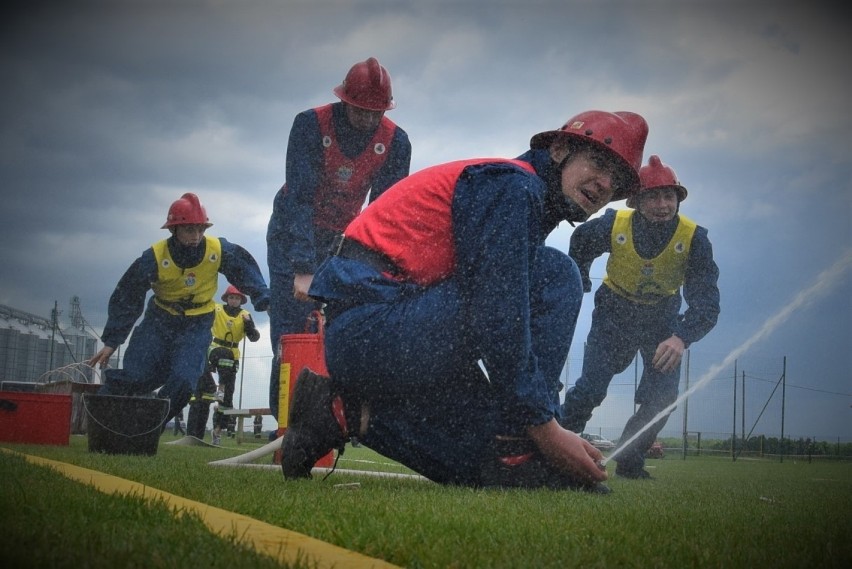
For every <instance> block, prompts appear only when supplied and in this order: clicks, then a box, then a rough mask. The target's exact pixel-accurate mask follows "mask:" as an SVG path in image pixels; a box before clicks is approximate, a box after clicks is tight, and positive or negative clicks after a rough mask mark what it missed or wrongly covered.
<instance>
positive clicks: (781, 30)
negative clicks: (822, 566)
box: [0, 0, 852, 440]
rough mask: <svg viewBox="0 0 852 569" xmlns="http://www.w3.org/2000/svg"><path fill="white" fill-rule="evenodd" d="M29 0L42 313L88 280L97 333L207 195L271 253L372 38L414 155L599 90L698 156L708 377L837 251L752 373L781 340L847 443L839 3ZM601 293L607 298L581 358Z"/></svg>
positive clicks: (8, 243) (4, 297)
mask: <svg viewBox="0 0 852 569" xmlns="http://www.w3.org/2000/svg"><path fill="white" fill-rule="evenodd" d="M12 4H15V5H17V7H16V8H11V9H10V8H6V9H5V10H4V12H5V14H6V15H5V17H4V18H3V23H2V24H0V30H2V33H0V65H2V78H3V88H2V90H0V98H1V99H2V105H0V114H2V120H0V181H2V191H3V198H2V208H0V239H2V243H3V246H2V251H0V266H2V267H3V269H2V274H1V275H0V303H2V304H6V305H9V306H12V307H14V308H18V309H21V310H26V311H28V312H32V313H34V314H37V315H42V316H45V317H47V316H49V314H50V309H51V308H52V307H53V303H54V301H58V302H59V306H60V308H61V309H63V310H65V314H66V315H67V311H68V301H69V299H70V298H71V297H72V296H74V295H77V296H79V297H80V299H81V303H82V309H83V314H84V316H85V317H86V319H87V320H88V321H89V322H90V323H91V324H92V325H93V326H94V327H95V328H96V329H98V330H100V329H101V328H102V326H103V324H104V323H105V322H106V306H107V301H108V298H109V295H110V294H111V292H112V290H113V288H114V287H115V284H116V282H117V281H118V279H119V278H120V277H121V275H122V274H123V272H124V271H125V270H126V269H127V267H128V266H129V265H130V263H131V262H132V261H133V260H134V259H135V258H136V257H137V256H139V254H141V252H142V251H143V250H144V249H145V248H147V247H149V246H150V245H151V244H152V243H153V242H155V241H157V240H159V239H162V238H164V237H166V236H167V232H166V231H165V230H161V229H160V226H161V225H162V224H163V222H164V220H165V215H166V211H167V210H168V207H169V205H170V204H171V202H172V201H174V200H175V199H177V198H178V197H179V196H180V195H181V194H183V193H184V192H188V191H191V192H195V193H197V194H198V195H199V196H200V197H201V199H202V201H203V202H204V204H205V206H206V207H207V210H208V213H209V215H210V218H211V220H212V221H213V222H214V226H213V228H212V229H211V230H210V234H212V235H217V236H222V237H226V238H228V239H229V240H231V241H233V242H236V243H239V244H241V245H243V246H244V247H246V248H247V249H248V250H249V251H250V252H252V253H253V254H254V256H255V258H256V259H257V260H258V262H259V263H260V265H261V267H262V269H263V271H264V274H268V273H267V268H266V243H265V233H266V224H267V221H268V219H269V215H270V212H271V208H272V199H273V196H274V194H275V192H276V191H277V189H278V188H279V187H280V185H281V184H282V182H283V181H284V174H285V173H284V159H285V151H286V143H287V136H288V133H289V129H290V126H291V124H292V120H293V117H294V116H295V115H296V114H297V113H298V112H300V111H302V110H304V109H306V108H309V107H313V106H317V105H321V104H324V103H328V102H331V101H333V100H336V99H335V97H334V96H333V94H332V93H331V90H332V88H333V87H335V86H336V85H337V84H339V83H340V81H341V80H342V78H343V76H344V75H345V74H346V72H347V70H348V69H349V67H350V66H351V65H352V64H353V63H355V62H356V61H361V60H364V59H366V58H367V57H370V56H375V57H377V58H378V59H379V61H380V62H381V63H382V64H383V65H385V66H386V67H387V68H388V70H389V71H390V74H391V76H392V77H393V87H394V98H395V99H396V101H397V103H398V107H397V108H396V109H395V110H393V111H390V112H389V115H388V116H390V117H391V118H392V119H393V120H394V121H395V122H396V123H397V124H399V125H400V126H401V127H402V128H404V129H405V130H406V131H407V132H408V134H409V136H410V139H411V142H412V147H413V155H412V170H418V169H421V168H423V167H426V166H430V165H433V164H436V163H440V162H444V161H448V160H455V159H460V158H469V157H474V156H506V157H514V156H517V155H519V154H521V153H522V152H524V151H525V150H526V149H527V148H528V144H529V139H530V136H531V135H533V134H535V133H537V132H540V131H543V130H550V129H554V128H558V127H559V126H560V125H561V124H562V123H563V122H564V121H565V120H566V119H567V118H568V117H570V116H572V115H574V114H577V113H579V112H581V111H584V110H588V109H604V110H609V111H615V110H630V111H635V112H639V113H641V114H642V115H644V116H645V117H646V119H647V120H648V123H649V124H650V135H649V137H648V143H647V145H646V152H645V159H646V162H647V157H648V156H649V155H650V154H659V155H660V156H661V157H662V159H663V161H664V162H666V163H668V164H669V165H671V166H672V167H673V168H674V169H675V170H676V171H677V173H678V175H679V178H680V179H681V181H682V183H683V184H684V185H685V186H686V187H687V188H688V189H689V198H688V199H687V201H686V202H684V204H683V206H682V211H683V213H685V214H686V215H688V216H690V217H692V218H693V219H695V220H696V221H697V222H698V223H699V224H700V225H703V226H705V227H707V228H708V229H709V230H710V239H711V241H712V243H713V246H714V253H715V256H716V260H717V263H718V264H719V267H720V271H721V278H720V288H721V293H722V314H721V318H720V321H719V324H718V326H717V327H716V328H715V329H714V330H713V331H712V332H711V333H710V334H709V335H708V336H707V338H705V339H704V340H703V341H701V342H700V343H698V344H696V345H694V346H693V347H692V350H691V354H692V364H691V370H690V371H691V373H690V375H691V377H692V378H693V381H695V380H696V379H697V378H698V377H699V376H700V375H701V374H702V373H704V372H705V371H706V370H707V369H708V368H710V367H711V366H712V365H713V364H716V363H718V362H720V361H723V360H724V359H725V358H726V356H728V355H729V354H731V353H732V352H733V351H735V350H737V349H738V348H739V347H740V346H742V345H743V344H744V343H747V342H748V340H749V339H750V338H752V337H753V336H754V335H755V334H756V333H757V332H758V330H759V329H760V328H761V327H762V326H763V325H764V323H765V322H766V321H767V320H768V319H770V318H772V317H773V316H774V315H775V314H776V313H778V312H779V311H781V310H783V309H784V308H785V307H786V306H788V305H790V304H791V303H792V302H793V300H794V298H795V297H796V295H797V294H798V293H799V292H801V291H803V290H807V289H808V288H809V287H811V286H812V285H813V284H814V282H815V281H816V279H817V278H818V275H820V274H821V273H822V272H823V271H825V270H827V269H829V268H830V267H832V266H834V265H835V263H838V262H840V263H841V266H840V267H838V268H837V270H836V271H835V272H834V273H833V275H834V276H831V277H826V278H824V279H823V280H824V281H825V282H824V283H823V284H824V286H823V287H822V288H821V289H819V290H820V293H819V294H814V295H812V296H813V298H812V299H810V301H809V302H806V303H805V304H804V305H803V306H801V308H799V309H797V310H795V311H793V312H792V313H791V314H790V316H789V318H787V319H786V320H785V321H784V322H783V323H782V324H781V325H779V326H778V327H777V329H773V331H772V332H771V333H770V334H768V335H766V337H765V338H763V339H761V340H759V341H757V342H755V343H754V345H753V346H752V347H750V348H749V350H748V351H747V352H746V353H745V354H743V356H742V358H741V359H740V366H741V367H740V369H743V368H744V367H746V364H745V363H743V362H749V363H750V365H753V366H754V367H755V369H757V368H760V370H759V373H760V374H761V377H765V378H767V379H768V380H771V381H777V379H778V378H779V377H780V375H781V373H782V372H783V363H782V362H783V358H784V357H786V358H787V369H786V371H787V386H788V387H787V405H788V409H787V421H788V425H787V432H788V433H793V434H801V435H803V436H809V435H820V436H837V435H839V436H841V437H843V438H845V439H847V440H849V439H852V408H850V404H851V403H852V349H850V348H852V300H850V299H852V275H850V273H852V270H851V269H850V260H852V258H850V255H852V232H850V219H852V183H850V180H852V167H851V166H852V165H850V156H852V144H850V132H852V118H851V117H852V113H850V111H849V101H850V100H852V89H850V85H849V79H848V76H849V73H848V61H847V60H846V59H845V58H846V57H848V54H849V53H852V41H851V40H850V35H849V33H848V19H846V18H843V17H841V15H840V14H841V13H840V12H839V11H837V10H836V9H833V8H832V7H831V4H830V3H827V2H807V3H805V2H789V3H787V2H743V1H740V2H702V1H682V2H662V1H656V2H642V1H634V2H630V1H613V2H606V1H598V2H591V1H585V2H578V1H568V0H552V1H536V0H514V1H506V2H501V1H495V0H481V1H467V2H464V1H462V2H429V1H423V0H421V1H412V2H407V1H396V2H389V1H388V2H378V1H357V0H356V1H336V2H332V1H322V0H312V1H307V0H306V1H297V2H294V1H289V2H285V1H282V2H271V1H268V2H261V1H251V0H244V1H240V2H236V1H234V2H228V1H225V0H219V1H206V2H203V1H189V0H186V1H181V0H171V1H158V2H143V1H129V0H128V1H122V0H110V1H104V2H90V1H79V0H76V1H73V2H39V1H29V2H17V1H13V2H12ZM615 206H616V207H624V203H623V202H619V203H616V204H615ZM570 235H571V228H570V226H569V225H568V224H562V225H561V226H560V227H559V229H558V230H557V231H556V232H555V233H554V234H552V235H551V237H550V239H549V243H550V244H551V245H554V246H556V247H559V248H561V249H563V250H565V251H567V249H568V240H569V238H570ZM844 259H845V264H843V263H844ZM604 268H605V261H604V260H603V259H601V260H599V261H598V262H597V263H596V264H595V265H594V267H593V276H594V277H598V278H600V277H602V276H603V273H604ZM599 282H600V281H599V280H596V281H595V287H597V284H598V283H599ZM225 286H226V284H225V283H224V282H220V288H221V289H222V290H224V287H225ZM591 306H592V296H591V295H587V296H586V297H585V300H584V307H583V312H582V315H581V318H580V322H579V325H578V328H577V331H576V335H575V338H574V345H573V347H572V361H574V360H575V358H578V357H579V356H580V355H581V354H582V343H583V341H584V340H585V336H586V333H587V332H588V328H589V324H590V314H591ZM256 318H257V320H258V322H259V324H261V326H262V328H263V332H264V337H263V340H262V341H261V344H263V348H258V349H265V350H267V351H268V352H269V353H271V349H270V348H269V346H268V343H267V342H266V337H267V335H266V330H267V329H268V328H267V320H266V316H265V315H264V314H259V315H257V314H256ZM253 349H254V348H253ZM749 358H751V359H749ZM575 365H577V364H575ZM576 373H577V370H576V369H571V370H570V374H571V375H576ZM723 374H724V375H726V376H728V377H732V374H733V371H727V368H726V371H724V372H723ZM631 377H632V374H631ZM725 389H726V390H729V389H730V388H727V387H726V388H725ZM708 393H709V392H708ZM708 396H709V395H708ZM697 397H698V396H697ZM761 397H763V396H761ZM761 403H763V401H761ZM691 412H692V407H690V413H691ZM752 420H753V418H750V419H749V421H752ZM747 427H748V426H747Z"/></svg>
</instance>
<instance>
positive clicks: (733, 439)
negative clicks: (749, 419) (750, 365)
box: [731, 360, 737, 462]
mask: <svg viewBox="0 0 852 569" xmlns="http://www.w3.org/2000/svg"><path fill="white" fill-rule="evenodd" d="M731 460H733V461H734V462H736V460H737V360H734V432H733V433H731Z"/></svg>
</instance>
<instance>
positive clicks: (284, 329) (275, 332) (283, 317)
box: [267, 227, 336, 420]
mask: <svg viewBox="0 0 852 569" xmlns="http://www.w3.org/2000/svg"><path fill="white" fill-rule="evenodd" d="M335 235H336V234H335V233H333V232H331V231H325V230H322V229H319V228H317V227H315V228H314V242H315V248H316V257H317V265H319V264H320V263H322V261H324V260H325V258H326V257H327V256H328V250H329V247H330V246H331V241H332V240H333V239H334V236H335ZM269 265H270V269H269V310H268V312H267V314H268V315H269V341H270V343H271V344H272V370H271V372H270V376H269V409H270V410H271V411H272V416H273V417H275V419H276V420H278V387H279V383H280V366H281V359H280V356H281V354H280V349H281V336H282V335H284V334H301V333H302V332H305V331H306V330H305V325H306V324H307V321H308V317H309V316H310V315H311V312H313V311H314V310H319V309H320V307H321V306H322V304H321V303H319V302H305V301H301V300H297V299H295V298H294V297H293V279H294V278H295V276H296V273H295V271H294V269H293V267H292V265H291V264H290V263H289V261H287V260H286V259H276V260H275V262H274V263H273V262H272V261H271V260H270V262H269ZM273 265H274V266H275V269H273V268H272V267H273ZM308 331H310V332H313V331H314V330H308Z"/></svg>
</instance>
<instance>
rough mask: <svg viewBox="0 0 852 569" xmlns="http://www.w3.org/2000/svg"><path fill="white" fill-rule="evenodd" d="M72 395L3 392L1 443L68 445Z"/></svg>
mask: <svg viewBox="0 0 852 569" xmlns="http://www.w3.org/2000/svg"><path fill="white" fill-rule="evenodd" d="M70 439H71V396H70V395H54V394H47V393H25V392H18V391H0V441H3V442H9V443H24V444H35V445H68V443H69V442H70Z"/></svg>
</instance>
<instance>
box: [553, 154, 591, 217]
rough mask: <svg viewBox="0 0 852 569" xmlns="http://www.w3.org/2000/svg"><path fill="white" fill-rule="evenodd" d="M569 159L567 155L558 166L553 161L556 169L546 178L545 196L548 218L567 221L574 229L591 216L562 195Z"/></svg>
mask: <svg viewBox="0 0 852 569" xmlns="http://www.w3.org/2000/svg"><path fill="white" fill-rule="evenodd" d="M569 157H570V154H569V155H566V156H565V158H563V159H562V160H561V161H560V162H559V163H558V164H557V163H556V162H555V161H551V163H552V164H554V165H555V166H556V167H555V168H552V169H550V171H549V172H548V175H547V177H546V178H545V184H546V185H547V193H546V194H545V199H544V207H545V211H546V212H547V214H548V217H549V216H555V217H558V219H559V221H562V220H564V221H567V222H568V223H570V224H571V226H572V227H573V226H574V223H575V222H583V221H586V220H587V219H588V218H589V214H588V213H586V211H585V210H584V209H583V208H581V207H580V206H579V205H577V204H576V203H574V201H573V200H571V199H569V198H568V197H566V196H565V194H563V193H562V175H561V174H562V169H563V168H564V167H565V164H567V162H568V159H569ZM554 225H555V223H554Z"/></svg>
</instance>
